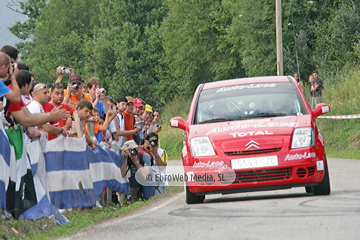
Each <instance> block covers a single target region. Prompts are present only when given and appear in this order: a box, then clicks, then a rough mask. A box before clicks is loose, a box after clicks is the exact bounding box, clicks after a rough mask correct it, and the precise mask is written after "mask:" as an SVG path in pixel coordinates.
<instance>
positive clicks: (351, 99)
mask: <svg viewBox="0 0 360 240" xmlns="http://www.w3.org/2000/svg"><path fill="white" fill-rule="evenodd" d="M359 74H360V72H359V71H358V70H349V71H347V72H346V73H342V74H340V75H339V80H338V81H336V83H335V84H333V85H329V84H326V86H325V89H324V92H323V102H324V103H327V104H329V105H330V113H328V114H327V115H325V116H339V115H353V114H359V106H360V98H359V95H358V91H359V88H360V76H359ZM324 81H325V82H326V79H324ZM317 122H318V124H319V126H320V130H321V134H322V135H323V137H324V141H325V147H326V153H327V156H328V157H337V158H350V159H360V150H359V148H360V141H359V140H360V119H318V120H317Z"/></svg>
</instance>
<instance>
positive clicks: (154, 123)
mask: <svg viewBox="0 0 360 240" xmlns="http://www.w3.org/2000/svg"><path fill="white" fill-rule="evenodd" d="M159 117H160V111H159V110H156V109H154V113H153V115H152V120H151V124H150V126H149V129H148V130H147V133H148V134H149V133H151V132H155V133H158V132H160V131H161V129H162V126H160V125H159V124H158V121H159Z"/></svg>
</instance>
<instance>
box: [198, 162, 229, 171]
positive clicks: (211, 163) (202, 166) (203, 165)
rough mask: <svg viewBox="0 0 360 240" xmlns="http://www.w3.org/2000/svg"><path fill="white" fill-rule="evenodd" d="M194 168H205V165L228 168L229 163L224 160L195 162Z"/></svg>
mask: <svg viewBox="0 0 360 240" xmlns="http://www.w3.org/2000/svg"><path fill="white" fill-rule="evenodd" d="M193 167H194V168H204V167H223V168H224V169H226V168H227V165H226V164H224V161H213V162H212V161H208V162H196V163H194V166H193Z"/></svg>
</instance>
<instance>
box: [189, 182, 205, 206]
mask: <svg viewBox="0 0 360 240" xmlns="http://www.w3.org/2000/svg"><path fill="white" fill-rule="evenodd" d="M185 198H186V203H187V204H194V203H203V202H204V200H205V195H196V194H195V193H193V192H191V191H190V190H189V187H188V186H186V183H185Z"/></svg>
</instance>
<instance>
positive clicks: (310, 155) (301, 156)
mask: <svg viewBox="0 0 360 240" xmlns="http://www.w3.org/2000/svg"><path fill="white" fill-rule="evenodd" d="M314 157H316V153H315V152H310V153H307V152H304V153H303V154H301V153H300V154H299V153H296V154H293V155H291V154H288V155H286V157H285V159H284V161H293V160H301V159H307V158H314Z"/></svg>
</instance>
